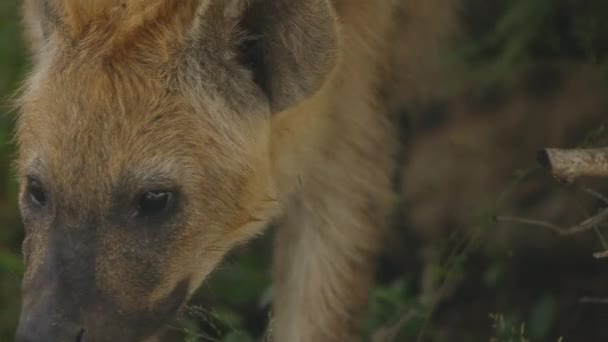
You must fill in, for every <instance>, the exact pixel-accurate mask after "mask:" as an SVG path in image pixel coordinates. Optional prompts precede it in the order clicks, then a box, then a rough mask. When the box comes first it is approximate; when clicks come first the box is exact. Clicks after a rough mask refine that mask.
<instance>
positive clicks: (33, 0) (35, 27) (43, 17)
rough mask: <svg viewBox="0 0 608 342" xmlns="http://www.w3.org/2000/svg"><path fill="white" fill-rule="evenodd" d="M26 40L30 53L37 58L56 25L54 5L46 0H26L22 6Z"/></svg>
mask: <svg viewBox="0 0 608 342" xmlns="http://www.w3.org/2000/svg"><path fill="white" fill-rule="evenodd" d="M22 15H23V26H24V35H25V41H26V44H27V47H28V49H29V50H30V53H31V54H32V55H33V57H34V58H37V57H38V56H39V55H40V53H41V51H42V48H43V45H44V44H45V42H46V41H47V39H48V36H49V34H50V32H51V30H52V28H53V27H54V26H55V25H56V21H57V18H56V15H55V13H54V10H53V6H51V4H49V3H47V2H46V1H40V0H24V1H23V7H22Z"/></svg>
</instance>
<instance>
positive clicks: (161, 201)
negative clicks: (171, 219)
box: [137, 191, 173, 216]
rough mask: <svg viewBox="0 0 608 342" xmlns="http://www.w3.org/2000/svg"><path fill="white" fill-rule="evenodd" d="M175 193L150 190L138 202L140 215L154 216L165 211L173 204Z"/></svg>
mask: <svg viewBox="0 0 608 342" xmlns="http://www.w3.org/2000/svg"><path fill="white" fill-rule="evenodd" d="M172 200H173V193H171V192H170V191H149V192H146V193H145V194H143V195H142V196H141V197H140V198H139V200H138V203H137V212H138V215H139V216H153V215H157V214H161V213H163V212H165V211H166V210H167V209H169V207H170V206H171V202H172Z"/></svg>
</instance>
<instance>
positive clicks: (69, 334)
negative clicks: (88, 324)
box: [16, 312, 87, 342]
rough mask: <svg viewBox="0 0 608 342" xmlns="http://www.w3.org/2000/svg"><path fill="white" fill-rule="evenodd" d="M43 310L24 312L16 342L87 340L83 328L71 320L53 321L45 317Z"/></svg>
mask: <svg viewBox="0 0 608 342" xmlns="http://www.w3.org/2000/svg"><path fill="white" fill-rule="evenodd" d="M45 316H46V314H45V312H40V313H37V314H24V318H23V319H22V321H21V323H20V324H19V329H18V330H17V339H16V341H17V342H48V341H61V342H63V341H65V342H84V341H87V338H86V333H85V330H84V329H83V328H81V327H80V326H79V325H78V324H76V323H73V322H65V321H64V322H60V323H59V322H53V321H50V320H49V319H48V318H47V317H45Z"/></svg>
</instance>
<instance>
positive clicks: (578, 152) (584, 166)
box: [536, 148, 608, 182]
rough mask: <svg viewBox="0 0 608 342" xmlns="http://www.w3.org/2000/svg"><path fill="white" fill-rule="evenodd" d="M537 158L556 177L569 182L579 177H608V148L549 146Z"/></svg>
mask: <svg viewBox="0 0 608 342" xmlns="http://www.w3.org/2000/svg"><path fill="white" fill-rule="evenodd" d="M536 159H537V161H538V162H539V164H540V165H542V166H543V167H544V168H546V169H548V170H550V171H551V172H552V173H553V175H554V176H555V177H556V178H558V179H560V180H564V181H567V182H572V181H573V180H574V179H576V178H578V177H608V148H595V149H556V148H547V149H544V150H542V151H540V152H538V155H537V158H536Z"/></svg>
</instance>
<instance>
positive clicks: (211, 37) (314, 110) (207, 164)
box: [16, 0, 447, 342]
mask: <svg viewBox="0 0 608 342" xmlns="http://www.w3.org/2000/svg"><path fill="white" fill-rule="evenodd" d="M442 1H443V2H446V1H447V0H438V1H437V0H435V1H431V2H433V3H434V2H439V3H441V2H442ZM418 2H419V3H425V4H426V3H427V2H425V1H418ZM418 2H416V1H414V3H418ZM396 6H398V5H397V1H396V0H386V1H384V0H383V1H369V0H148V1H145V0H90V1H85V0H25V3H24V18H25V20H24V22H25V24H26V37H27V40H28V43H29V45H30V50H31V54H32V60H33V62H34V66H33V70H32V72H31V74H30V75H29V77H28V80H27V81H26V84H25V86H24V87H23V91H22V94H21V96H20V103H19V106H20V109H21V110H20V112H21V113H20V116H19V119H18V125H17V131H16V138H17V142H18V148H19V154H18V161H17V170H18V177H19V179H20V183H21V192H20V206H21V211H22V216H23V221H24V224H25V229H26V239H25V241H24V244H23V253H24V258H25V264H26V272H25V275H24V279H23V301H22V303H23V305H22V313H21V319H20V325H19V328H18V333H17V335H18V337H17V340H18V341H21V342H26V341H27V342H34V341H51V342H52V341H60V342H63V341H87V342H96V341H113V342H120V341H152V340H156V339H158V338H160V337H159V336H160V335H161V333H162V330H163V326H164V325H165V324H166V323H169V322H170V321H171V320H172V319H173V318H174V316H175V315H176V314H177V313H178V311H179V310H180V308H181V307H183V305H184V304H185V303H186V302H187V300H188V299H189V297H190V296H191V295H192V293H193V292H194V291H195V290H196V289H197V287H199V286H200V284H201V283H202V282H203V280H204V279H205V277H206V276H207V275H208V274H209V272H211V271H212V269H213V268H214V266H216V265H217V264H218V263H219V262H220V260H221V259H222V257H223V255H224V254H225V253H226V252H227V251H228V250H230V249H231V248H233V247H234V246H236V245H239V244H242V243H244V242H246V241H247V240H249V239H251V238H252V237H254V236H256V235H258V234H260V233H261V232H262V231H263V229H264V227H266V226H267V225H268V224H269V223H271V222H276V223H277V224H278V227H279V228H278V230H277V236H276V248H275V253H276V258H275V265H274V268H275V279H274V298H273V306H274V308H273V316H274V319H273V327H272V335H273V338H274V340H276V341H280V342H283V341H295V342H297V341H353V340H357V339H358V337H359V331H358V330H359V329H358V327H359V323H360V318H361V316H362V313H363V311H364V309H365V304H366V302H367V292H368V290H369V286H370V284H371V282H372V279H373V273H374V272H373V271H374V266H373V265H374V257H375V256H376V254H377V251H378V249H379V246H380V245H381V242H382V236H383V230H384V229H383V227H384V225H385V223H384V221H385V217H386V216H387V213H388V211H389V210H390V207H391V202H392V193H391V177H392V175H393V164H394V162H393V159H394V158H393V157H394V156H393V154H394V151H395V145H396V143H395V142H396V140H397V139H395V136H394V135H395V134H394V132H393V128H392V125H391V124H390V122H389V120H388V118H387V115H385V112H386V111H387V109H386V107H385V105H384V104H383V103H384V102H385V101H383V98H382V96H381V94H382V93H383V92H382V91H381V90H382V87H383V86H384V80H385V79H388V78H389V77H386V76H387V75H386V66H387V65H389V64H390V59H389V58H388V56H389V53H388V51H389V50H390V45H391V43H390V39H389V37H391V36H392V35H393V34H394V32H393V31H394V28H393V23H394V22H395V20H394V17H395V16H396V13H397V11H395V9H396ZM423 7H424V6H423ZM384 93H386V92H384Z"/></svg>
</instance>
